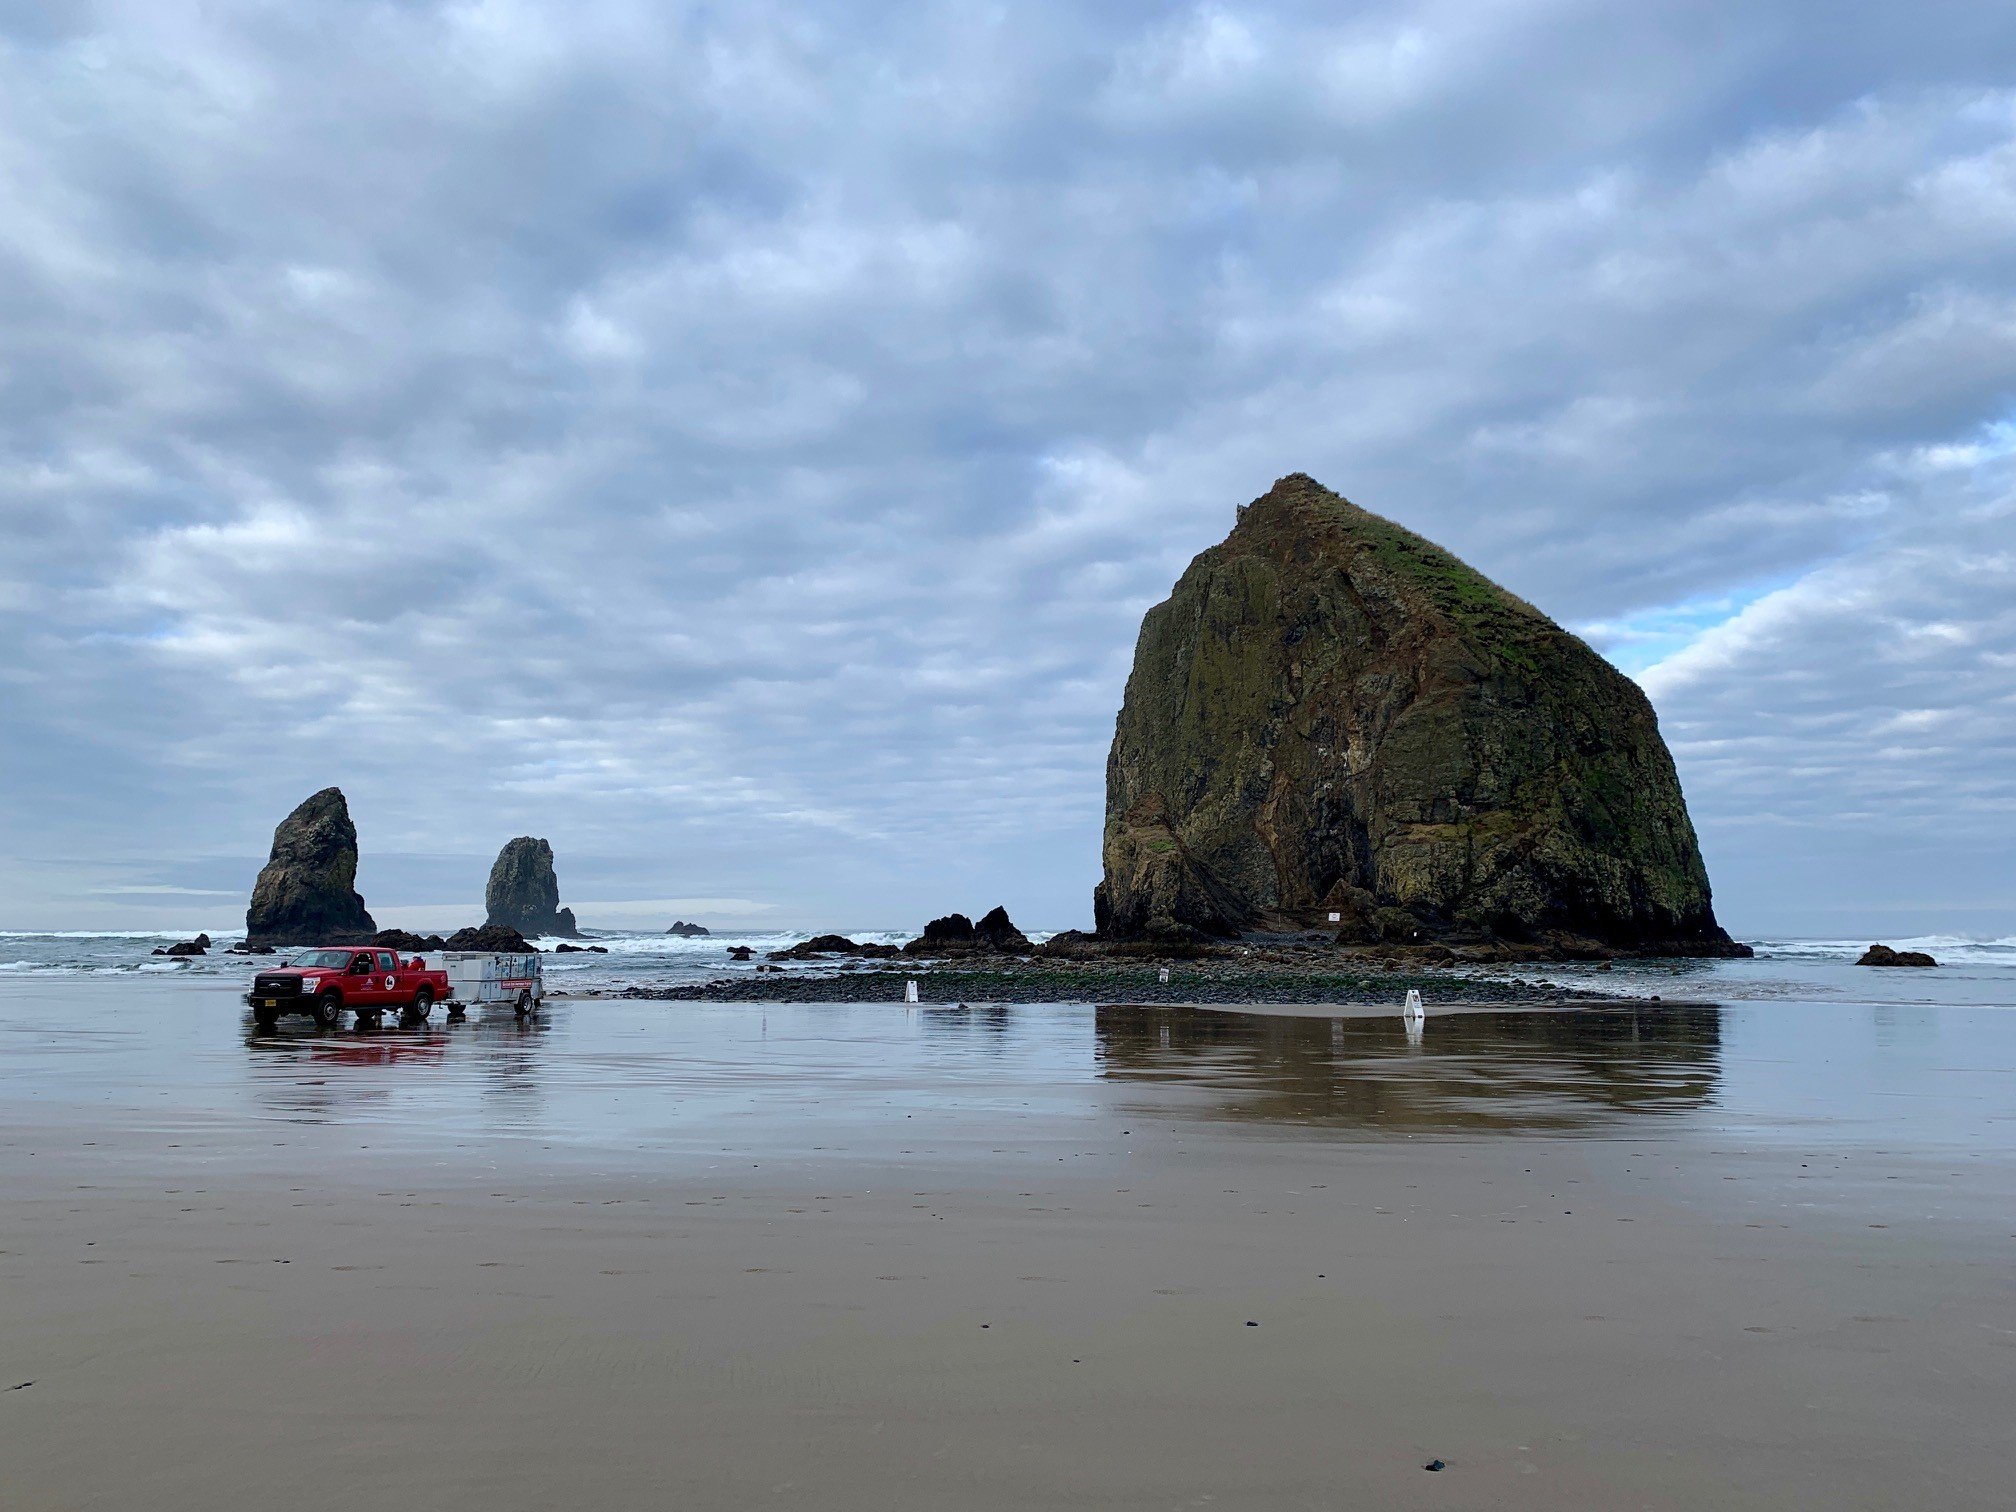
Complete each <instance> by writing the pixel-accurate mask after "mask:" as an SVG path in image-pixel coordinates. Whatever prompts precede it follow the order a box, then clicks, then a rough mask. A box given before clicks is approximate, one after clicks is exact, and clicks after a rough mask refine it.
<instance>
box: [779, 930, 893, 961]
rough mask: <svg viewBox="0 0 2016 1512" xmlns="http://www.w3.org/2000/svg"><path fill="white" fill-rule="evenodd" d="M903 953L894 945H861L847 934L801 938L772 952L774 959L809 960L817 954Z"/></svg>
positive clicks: (871, 954)
mask: <svg viewBox="0 0 2016 1512" xmlns="http://www.w3.org/2000/svg"><path fill="white" fill-rule="evenodd" d="M899 954H901V952H900V951H898V950H897V949H896V947H895V946H894V945H874V944H869V945H860V944H856V943H855V942H854V941H853V940H850V939H848V938H847V936H846V935H837V934H823V935H814V936H812V938H811V939H809V940H800V941H799V942H798V943H797V944H796V945H787V946H785V947H784V948H783V949H782V950H773V951H771V952H770V959H771V960H773V961H809V960H811V959H813V958H814V957H816V956H829V955H845V956H872V957H881V956H893V955H899Z"/></svg>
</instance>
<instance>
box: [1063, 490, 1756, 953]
mask: <svg viewBox="0 0 2016 1512" xmlns="http://www.w3.org/2000/svg"><path fill="white" fill-rule="evenodd" d="M1105 873H1106V875H1105V880H1104V881H1103V882H1102V883H1101V884H1100V885H1099V888H1098V890H1097V892H1096V893H1095V895H1094V912H1095V915H1096V917H1097V921H1098V928H1099V932H1100V934H1101V935H1102V936H1103V937H1106V938H1109V939H1123V940H1124V939H1150V940H1164V941H1185V940H1196V939H1199V938H1203V937H1213V936H1215V937H1230V936H1237V935H1241V934H1246V933H1250V932H1256V931H1274V930H1307V929H1321V930H1325V931H1327V932H1331V933H1335V934H1336V935H1337V936H1338V938H1339V940H1340V942H1343V943H1367V944H1370V943H1374V942H1385V943H1408V942H1429V941H1442V942H1447V943H1452V944H1459V943H1465V942H1471V943H1478V944H1492V943H1518V944H1521V945H1528V944H1532V945H1548V946H1558V947H1567V948H1588V947H1600V948H1604V949H1609V950H1623V951H1631V952H1642V953H1652V954H1675V955H1730V954H1748V951H1747V950H1746V949H1745V948H1744V947H1743V946H1740V945H1736V944H1733V943H1732V942H1731V941H1730V939H1729V936H1728V935H1727V934H1725V933H1724V932H1723V930H1722V929H1721V927H1720V926H1719V925H1718V924H1717V923H1716V922H1715V914H1714V910H1713V908H1712V907H1711V906H1710V901H1709V890H1708V873H1707V869H1706V868H1705V867H1704V866H1703V865H1702V863H1701V852H1700V847H1699V845H1698V844H1697V843H1696V840H1695V837H1694V826H1693V824H1692V823H1691V822H1690V821H1689V819H1688V817H1687V805H1686V802H1685V801H1684V799H1683V798H1682V797H1681V794H1680V782H1679V778H1678V777H1677V776H1676V775H1675V773H1674V770H1673V759H1672V757H1671V756H1670V755H1669V754H1668V752H1667V750H1666V744H1665V742H1664V741H1663V740H1661V739H1660V736H1659V725H1658V721H1657V719H1656V717H1655V716H1654V714H1653V712H1652V706H1651V704H1650V703H1649V702H1647V700H1646V698H1645V695H1644V693H1643V692H1641V691H1640V690H1639V688H1638V685H1637V684H1636V683H1634V682H1632V681H1631V680H1630V679H1629V678H1627V677H1625V676H1624V675H1623V674H1622V673H1620V672H1619V671H1617V669H1616V668H1614V667H1612V666H1611V665H1610V664H1609V663H1608V662H1606V661H1604V660H1603V658H1602V657H1600V656H1598V655H1597V654H1596V653H1595V652H1594V651H1592V650H1590V649H1589V647H1588V646H1586V645H1584V644H1583V643H1582V642H1581V641H1580V640H1578V639H1576V637H1574V636H1573V635H1570V634H1569V633H1568V632H1567V631H1565V630H1563V629H1562V628H1561V627H1560V626H1558V625H1556V624H1555V623H1554V622H1553V621H1552V620H1550V619H1548V618H1547V617H1546V616H1545V615H1544V614H1542V613H1540V611H1539V610H1537V609H1535V608H1533V607H1532V606H1531V605H1530V604H1527V603H1525V602H1523V601H1522V600H1520V599H1517V598H1515V597H1513V596H1512V595H1511V594H1510V593H1508V592H1506V591H1505V590H1504V589H1503V588H1500V587H1499V586H1498V585H1497V584H1495V583H1493V582H1491V581H1490V580H1489V579H1488V578H1486V577H1484V576H1483V575H1482V574H1480V573H1478V572H1476V571H1474V570H1472V569H1471V568H1469V567H1467V566H1465V565H1464V564H1463V563H1462V562H1460V561H1458V560H1457V559H1456V558H1455V557H1453V556H1451V555H1450V554H1449V553H1448V552H1446V551H1444V550H1442V549H1441V548H1440V547H1438V546H1435V545H1433V544H1431V543H1430V542H1428V541H1426V540H1423V539H1422V538H1421V537H1420V536H1417V535H1415V534H1413V533H1412V532H1411V531H1407V530H1404V529H1402V528H1401V527H1400V526H1398V525H1395V524H1393V523H1392V522H1391V521H1389V520H1384V519H1381V518H1380V517H1379V516H1377V515H1374V514H1370V513H1368V512H1366V511H1365V510H1363V509H1360V508H1358V507H1357V506H1356V505H1354V504H1351V503H1349V502H1348V501H1346V500H1345V499H1343V498H1341V497H1340V496H1338V495H1337V494H1334V493H1332V492H1330V491H1329V490H1328V489H1326V488H1324V487H1323V486H1322V485H1321V484H1319V483H1317V482H1316V481H1315V480H1314V479H1312V478H1308V477H1305V476H1303V475H1302V474H1299V473H1297V474H1294V475H1292V476H1290V477H1286V478H1283V479H1282V480H1281V481H1280V482H1278V483H1276V484H1275V485H1274V487H1273V488H1272V489H1271V490H1270V491H1269V492H1268V493H1267V494H1265V495H1264V496H1262V497H1261V498H1259V499H1256V500H1254V501H1253V503H1252V504H1250V505H1248V506H1247V507H1246V508H1244V509H1242V510H1240V512H1239V519H1238V523H1237V524H1236V525H1235V526H1234V527H1233V530H1232V534H1231V535H1230V536H1229V537H1227V538H1226V540H1225V541H1224V542H1223V544H1221V545H1218V546H1214V547H1212V548H1211V549H1210V550H1209V551H1206V552H1205V553H1204V554H1203V555H1201V556H1199V557H1198V558H1197V559H1196V560H1195V561H1194V562H1192V563H1191V564H1190V568H1189V570H1188V571H1187V572H1185V573H1184V574H1183V577H1182V579H1181V580H1180V581H1179V582H1178V583H1177V585H1176V590H1175V592H1174V593H1173V594H1171V596H1170V597H1169V599H1168V600H1167V601H1166V602H1164V603H1162V604H1158V605H1157V606H1156V607H1155V608H1153V609H1151V610H1149V611H1148V616H1147V618H1146V619H1145V620H1144V621H1143V623H1142V626H1141V638H1140V642H1139V644H1138V646H1137V647H1136V650H1135V654H1134V670H1133V673H1132V675H1130V676H1129V678H1128V680H1127V694H1126V699H1125V702H1124V703H1123V705H1122V707H1121V710H1120V717H1119V721H1118V724H1117V726H1116V728H1115V731H1114V736H1113V749H1112V754H1111V755H1110V756H1109V758H1108V760H1107V765H1106V837H1105Z"/></svg>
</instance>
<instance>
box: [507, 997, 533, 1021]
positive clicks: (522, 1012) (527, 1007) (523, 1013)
mask: <svg viewBox="0 0 2016 1512" xmlns="http://www.w3.org/2000/svg"><path fill="white" fill-rule="evenodd" d="M511 1011H512V1012H513V1013H515V1014H517V1015H518V1017H520V1018H525V1017H528V1016H529V1015H530V1014H531V1012H532V994H531V993H529V992H521V993H519V994H518V1001H517V1002H516V1003H515V1004H514V1005H513V1006H512V1009H511Z"/></svg>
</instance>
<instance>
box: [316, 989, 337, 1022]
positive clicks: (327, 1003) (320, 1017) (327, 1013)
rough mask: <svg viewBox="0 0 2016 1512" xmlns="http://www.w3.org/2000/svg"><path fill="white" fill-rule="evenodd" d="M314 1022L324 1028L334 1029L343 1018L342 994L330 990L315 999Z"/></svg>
mask: <svg viewBox="0 0 2016 1512" xmlns="http://www.w3.org/2000/svg"><path fill="white" fill-rule="evenodd" d="M314 1012H315V1022H316V1023H317V1024H319V1025H321V1026H322V1027H323V1028H324V1029H334V1028H335V1027H336V1026H337V1024H339V1023H341V1022H342V1019H343V994H342V993H340V992H335V991H330V992H325V993H323V994H322V995H321V996H320V997H318V998H316V999H315V1009H314Z"/></svg>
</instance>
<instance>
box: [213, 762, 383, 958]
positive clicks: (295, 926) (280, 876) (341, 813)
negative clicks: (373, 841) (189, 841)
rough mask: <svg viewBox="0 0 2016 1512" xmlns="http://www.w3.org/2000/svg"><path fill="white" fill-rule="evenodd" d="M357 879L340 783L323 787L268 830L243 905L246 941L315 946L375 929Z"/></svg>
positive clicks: (352, 830) (353, 834)
mask: <svg viewBox="0 0 2016 1512" xmlns="http://www.w3.org/2000/svg"><path fill="white" fill-rule="evenodd" d="M356 881H357V826H356V825H354V824H352V823H351V822H350V805H349V804H348V803H346V802H345V801H344V799H343V790H342V789H341V788H333V787H331V788H324V789H322V791H321V792H319V793H317V794H315V796H314V797H312V798H309V799H308V800H306V801H305V802H304V803H302V805H301V806H300V807H299V808H297V809H295V810H294V812H293V813H291V814H289V815H288V816H287V817H286V818H285V819H283V820H281V821H280V827H279V828H278V829H276V830H275V831H273V851H272V854H271V855H270V856H269V857H268V859H267V862H266V865H265V867H264V869H263V870H261V871H260V873H259V880H258V881H257V882H255V883H253V884H252V903H251V906H250V907H249V908H247V909H246V910H245V944H246V945H247V946H248V947H258V946H262V945H319V944H321V943H322V942H323V941H324V940H329V939H342V938H352V937H356V936H359V935H369V934H372V933H375V932H376V930H377V928H378V926H377V925H376V924H374V923H373V922H372V920H371V915H370V914H369V913H367V912H365V909H364V900H363V899H362V898H360V897H358V896H357V892H356V888H355V883H356Z"/></svg>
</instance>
